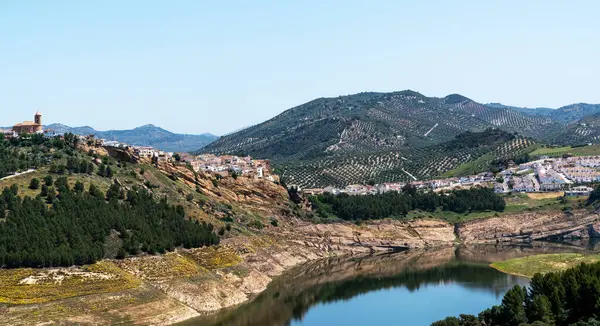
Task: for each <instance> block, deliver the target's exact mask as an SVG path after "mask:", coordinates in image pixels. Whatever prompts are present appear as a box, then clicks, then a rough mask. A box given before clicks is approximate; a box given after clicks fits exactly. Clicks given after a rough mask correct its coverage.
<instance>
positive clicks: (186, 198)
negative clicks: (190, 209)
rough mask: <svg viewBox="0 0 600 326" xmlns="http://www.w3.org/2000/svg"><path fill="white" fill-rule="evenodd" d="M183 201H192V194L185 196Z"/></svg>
mask: <svg viewBox="0 0 600 326" xmlns="http://www.w3.org/2000/svg"><path fill="white" fill-rule="evenodd" d="M185 200H187V201H192V200H194V195H192V194H187V196H185Z"/></svg>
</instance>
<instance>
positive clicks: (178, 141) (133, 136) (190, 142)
mask: <svg viewBox="0 0 600 326" xmlns="http://www.w3.org/2000/svg"><path fill="white" fill-rule="evenodd" d="M45 128H47V129H52V130H54V131H55V132H57V133H66V132H71V133H74V134H76V135H95V136H96V137H98V138H103V139H107V140H116V141H120V142H124V143H128V144H131V145H138V146H152V147H154V148H158V149H162V150H165V151H170V152H188V151H191V150H197V149H198V148H202V147H204V146H206V145H207V144H209V143H211V142H212V141H214V140H215V139H217V138H219V137H218V136H215V135H212V134H208V133H204V134H200V135H188V134H176V133H173V132H170V131H168V130H165V129H162V128H160V127H157V126H155V125H151V124H148V125H144V126H140V127H137V128H134V129H129V130H107V131H100V130H95V129H94V128H92V127H89V126H83V127H69V126H66V125H63V124H58V123H55V124H50V125H47V126H46V127H45Z"/></svg>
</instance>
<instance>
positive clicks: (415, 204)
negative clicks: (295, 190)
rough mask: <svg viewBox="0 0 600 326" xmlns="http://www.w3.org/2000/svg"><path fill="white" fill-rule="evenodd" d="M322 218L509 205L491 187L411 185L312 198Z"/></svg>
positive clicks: (464, 210) (496, 208)
mask: <svg viewBox="0 0 600 326" xmlns="http://www.w3.org/2000/svg"><path fill="white" fill-rule="evenodd" d="M309 199H310V201H311V203H312V206H313V209H314V210H315V211H316V212H317V214H319V215H320V216H321V217H325V218H327V217H338V218H341V219H344V220H363V219H382V218H387V217H402V216H406V214H408V212H410V211H411V210H416V209H420V210H424V211H430V212H433V211H435V210H437V209H441V210H443V211H451V212H456V213H468V212H480V211H486V210H493V211H503V210H504V208H505V206H506V203H505V202H504V200H503V199H502V198H501V197H499V196H497V195H496V194H494V192H493V191H492V189H489V188H472V189H463V190H454V191H450V192H442V193H435V192H420V191H417V189H416V188H415V187H414V186H412V185H410V184H408V185H406V186H405V187H404V188H403V189H402V191H401V192H396V191H392V192H386V193H382V194H372V195H361V196H350V195H348V194H339V195H333V194H331V193H324V194H321V195H317V196H311V197H309Z"/></svg>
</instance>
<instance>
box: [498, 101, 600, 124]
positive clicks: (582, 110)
mask: <svg viewBox="0 0 600 326" xmlns="http://www.w3.org/2000/svg"><path fill="white" fill-rule="evenodd" d="M487 106H489V107H493V108H508V109H512V110H515V111H518V112H521V113H523V114H526V115H529V116H538V117H547V118H550V119H552V120H554V121H556V122H559V123H563V124H570V123H575V122H577V121H579V120H581V119H584V118H585V117H588V116H590V115H594V114H596V113H600V104H587V103H576V104H570V105H566V106H563V107H560V108H558V109H550V108H534V109H530V108H522V107H516V106H507V105H503V104H500V103H489V104H487Z"/></svg>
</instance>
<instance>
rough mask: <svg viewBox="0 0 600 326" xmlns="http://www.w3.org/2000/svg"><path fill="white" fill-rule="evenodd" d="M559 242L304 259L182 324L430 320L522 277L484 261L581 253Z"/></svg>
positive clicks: (496, 296)
mask: <svg viewBox="0 0 600 326" xmlns="http://www.w3.org/2000/svg"><path fill="white" fill-rule="evenodd" d="M587 250H588V249H585V248H581V247H574V246H570V245H563V244H550V243H543V244H528V245H523V246H493V245H481V246H477V247H450V248H438V249H429V250H409V251H404V252H397V253H386V254H379V255H365V256H357V257H339V258H330V259H323V260H319V261H315V262H310V263H307V264H304V265H302V266H299V267H297V268H294V269H291V270H290V271H288V272H286V273H285V274H283V275H282V276H280V277H278V278H276V279H274V280H273V282H272V283H271V284H270V285H269V286H268V288H267V289H266V290H265V291H264V292H262V293H261V294H259V295H258V296H256V298H254V300H252V301H250V302H249V303H247V304H244V305H241V306H239V307H237V308H235V309H229V310H226V311H222V312H220V313H218V314H216V315H213V316H208V317H201V318H197V319H193V320H190V321H187V322H184V323H183V324H182V325H215V326H216V325H235V326H250V325H265V326H269V325H292V326H321V325H329V326H332V325H340V326H341V325H344V326H353V325H414V326H419V325H430V324H431V323H432V322H434V321H437V320H440V319H444V318H445V317H447V316H458V315H460V314H474V315H477V314H478V313H479V312H481V311H483V310H485V309H487V308H490V307H491V306H493V305H497V304H500V303H501V301H502V297H503V295H504V294H505V293H506V291H508V290H509V289H510V288H512V287H513V286H515V285H520V286H525V285H527V284H528V283H529V280H528V279H527V278H524V277H519V276H513V275H508V274H504V273H502V272H499V271H497V270H495V269H493V268H491V267H489V264H490V262H492V261H500V260H504V259H510V258H515V257H522V256H527V255H534V254H542V253H544V254H545V253H558V252H573V251H587Z"/></svg>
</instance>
